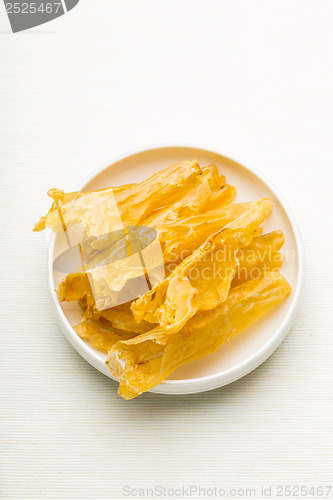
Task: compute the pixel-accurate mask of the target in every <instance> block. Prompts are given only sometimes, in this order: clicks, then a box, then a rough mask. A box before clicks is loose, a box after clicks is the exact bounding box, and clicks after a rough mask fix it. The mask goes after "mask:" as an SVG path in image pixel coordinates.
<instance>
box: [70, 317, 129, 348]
mask: <svg viewBox="0 0 333 500" xmlns="http://www.w3.org/2000/svg"><path fill="white" fill-rule="evenodd" d="M74 330H75V332H76V333H77V334H78V335H79V337H81V339H85V340H89V342H90V344H91V345H92V346H94V347H97V348H98V349H101V350H102V351H106V352H108V351H109V350H110V349H111V348H112V347H113V346H114V345H115V344H116V343H117V342H118V341H119V340H128V339H131V338H133V337H135V335H136V334H135V333H132V334H131V333H128V332H127V333H124V332H119V331H117V330H116V329H113V331H110V330H108V331H106V330H103V329H102V328H100V326H98V325H97V324H96V323H95V322H94V321H90V320H84V321H82V322H81V323H80V324H79V325H77V326H74Z"/></svg>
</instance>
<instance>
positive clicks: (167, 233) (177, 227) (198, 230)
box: [57, 200, 263, 302]
mask: <svg viewBox="0 0 333 500" xmlns="http://www.w3.org/2000/svg"><path fill="white" fill-rule="evenodd" d="M262 203H263V200H259V201H254V202H248V203H235V204H231V205H227V206H225V207H222V208H218V209H216V210H213V211H210V212H207V213H205V214H203V215H201V214H199V215H195V216H192V217H188V218H187V219H183V220H182V221H178V222H177V223H168V224H162V226H161V227H160V228H159V229H158V230H157V233H158V235H159V242H160V245H161V248H162V254H163V260H164V263H165V265H166V272H167V274H169V273H170V272H171V270H172V268H173V267H174V266H175V265H177V264H178V263H179V262H180V261H182V260H183V259H184V258H185V257H187V256H188V255H190V254H191V253H192V252H193V251H194V250H195V249H196V248H198V247H199V246H200V245H201V244H202V243H203V242H204V241H205V240H206V239H207V238H208V237H209V236H210V235H211V234H213V233H216V232H217V231H218V230H220V229H221V228H223V227H224V226H225V225H226V224H228V223H230V222H232V221H233V220H234V219H236V218H239V217H240V216H242V215H244V214H246V213H248V212H249V211H250V210H257V209H259V207H260V206H261V204H262ZM127 248H128V242H127V241H126V240H124V239H122V240H119V241H118V242H117V243H115V244H114V245H113V246H112V247H111V248H107V249H106V250H104V251H102V252H100V253H99V254H98V255H97V256H96V257H94V258H93V259H92V260H91V261H90V263H89V266H85V267H84V268H82V269H80V270H78V271H76V272H74V273H69V274H68V275H67V276H66V278H65V279H64V280H63V281H62V283H61V284H60V285H59V287H58V289H57V292H58V296H59V299H60V300H61V301H72V300H77V299H80V298H83V297H84V296H85V295H86V294H87V295H89V294H91V287H90V284H89V279H88V278H87V273H90V279H93V280H94V282H96V283H97V285H98V274H101V275H102V274H103V279H101V283H103V285H105V284H106V283H107V282H106V280H105V279H104V277H105V276H109V279H108V283H111V280H110V277H111V275H112V276H116V278H117V280H118V288H119V278H120V277H121V276H122V277H123V283H125V279H124V278H126V279H130V277H131V276H132V277H134V276H138V273H139V274H140V273H142V268H138V267H134V266H133V265H132V266H131V269H128V267H125V268H124V269H123V270H122V275H121V274H120V266H121V259H119V257H121V256H122V255H124V254H125V252H126V251H127ZM114 263H116V264H114ZM132 264H133V263H132ZM67 291H68V292H67ZM103 293H106V294H107V289H106V288H105V289H104V292H103ZM92 300H93V299H91V301H90V302H92Z"/></svg>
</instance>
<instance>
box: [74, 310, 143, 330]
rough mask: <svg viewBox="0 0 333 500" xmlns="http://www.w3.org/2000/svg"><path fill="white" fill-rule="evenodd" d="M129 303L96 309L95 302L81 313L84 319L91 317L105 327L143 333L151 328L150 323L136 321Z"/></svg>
mask: <svg viewBox="0 0 333 500" xmlns="http://www.w3.org/2000/svg"><path fill="white" fill-rule="evenodd" d="M130 305H131V304H130V303H125V304H120V305H119V306H115V307H112V308H110V309H104V310H103V311H98V309H97V308H96V306H95V304H93V305H92V306H90V307H87V308H86V310H85V311H84V313H83V317H84V318H86V319H93V320H94V321H96V322H98V323H99V324H100V326H102V327H103V328H106V329H109V328H111V329H113V328H116V329H117V330H122V331H126V332H133V333H145V332H148V331H149V330H151V329H152V325H151V324H150V323H147V322H145V321H142V322H141V323H137V322H136V321H135V319H134V317H133V314H132V312H131V310H130Z"/></svg>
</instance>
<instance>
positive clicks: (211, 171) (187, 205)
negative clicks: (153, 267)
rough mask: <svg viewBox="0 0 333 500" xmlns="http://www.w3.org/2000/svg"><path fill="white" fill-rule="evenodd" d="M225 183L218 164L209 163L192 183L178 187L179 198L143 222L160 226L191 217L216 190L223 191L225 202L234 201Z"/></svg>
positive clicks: (155, 226) (147, 224) (154, 226)
mask: <svg viewBox="0 0 333 500" xmlns="http://www.w3.org/2000/svg"><path fill="white" fill-rule="evenodd" d="M224 184H225V178H224V177H223V176H220V175H219V173H218V170H217V168H216V166H215V165H209V166H208V167H205V168H203V169H202V173H200V174H199V175H198V176H197V177H196V178H195V179H194V180H193V181H192V182H191V184H188V185H186V186H185V187H184V188H181V187H179V188H178V190H177V192H178V196H179V198H178V200H176V201H175V202H171V203H170V202H167V204H166V206H165V207H163V208H161V209H159V210H155V211H154V212H152V213H151V214H150V215H149V216H148V217H146V218H145V219H144V220H143V221H142V223H143V224H144V225H146V226H151V227H153V228H158V227H159V226H161V225H162V224H163V223H167V222H174V221H178V220H180V219H183V218H185V217H190V216H191V215H194V214H196V213H199V212H201V210H202V208H203V207H204V205H205V204H206V203H207V201H208V200H209V199H210V197H211V196H212V195H213V194H214V192H218V193H220V192H222V191H223V193H224V198H225V202H226V203H227V201H228V200H230V201H229V203H230V202H231V201H232V198H231V192H230V191H231V190H229V191H228V190H225V189H223V188H224ZM227 191H228V192H227ZM228 195H229V196H228ZM220 196H221V195H220Z"/></svg>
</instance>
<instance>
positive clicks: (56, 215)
mask: <svg viewBox="0 0 333 500" xmlns="http://www.w3.org/2000/svg"><path fill="white" fill-rule="evenodd" d="M200 173H201V169H200V167H199V164H198V163H197V162H196V161H195V160H193V161H184V162H181V163H177V164H176V165H172V166H171V167H169V168H167V169H165V170H163V171H161V172H158V173H157V174H155V175H153V176H152V177H150V178H149V179H147V180H145V181H143V182H141V183H139V184H129V185H126V186H120V187H115V188H114V187H110V188H106V189H101V190H99V191H92V192H90V193H84V192H75V193H68V194H66V193H64V192H63V191H61V190H59V189H51V190H50V191H49V192H48V194H49V196H50V197H51V198H53V199H54V203H53V205H52V207H51V209H50V210H49V212H48V213H47V215H46V216H45V217H42V218H41V219H40V221H39V222H38V223H37V224H36V225H35V228H34V231H42V230H43V229H45V227H46V226H47V227H49V228H51V229H53V230H55V231H61V230H65V229H66V228H69V227H71V226H72V225H74V224H79V223H82V225H83V227H84V229H85V234H86V236H87V237H91V236H95V237H98V236H103V235H106V234H108V233H111V232H112V231H115V230H118V229H120V228H121V227H122V226H121V225H120V226H119V218H120V223H121V224H122V225H124V226H127V225H135V224H140V223H141V222H142V221H143V220H144V218H146V217H148V216H149V215H150V214H151V213H152V212H153V211H154V210H158V209H159V208H162V207H163V206H165V205H166V204H167V203H168V204H170V203H174V202H175V201H177V200H178V198H179V197H180V195H181V190H182V188H183V187H184V186H187V185H190V184H191V183H192V182H193V180H194V179H195V177H196V176H197V175H199V174H200Z"/></svg>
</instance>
